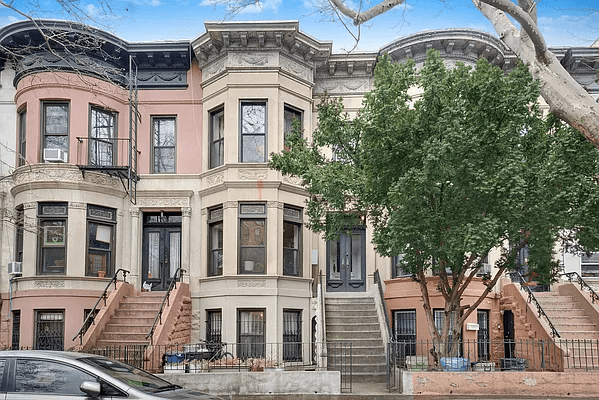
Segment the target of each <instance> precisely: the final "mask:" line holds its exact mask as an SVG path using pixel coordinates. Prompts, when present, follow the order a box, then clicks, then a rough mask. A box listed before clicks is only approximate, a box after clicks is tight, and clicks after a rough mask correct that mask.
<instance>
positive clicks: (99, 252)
mask: <svg viewBox="0 0 599 400" xmlns="http://www.w3.org/2000/svg"><path fill="white" fill-rule="evenodd" d="M115 225H116V210H115V209H113V208H107V207H100V206H94V205H91V204H90V205H88V207H87V268H86V270H85V274H86V275H87V276H98V271H104V272H105V273H106V275H108V276H110V275H112V274H113V269H114V268H113V265H114V259H113V258H114V256H113V255H114V230H115V229H114V228H115Z"/></svg>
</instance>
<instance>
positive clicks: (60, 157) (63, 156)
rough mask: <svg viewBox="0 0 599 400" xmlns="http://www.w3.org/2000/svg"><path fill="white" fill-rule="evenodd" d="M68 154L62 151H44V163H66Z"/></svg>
mask: <svg viewBox="0 0 599 400" xmlns="http://www.w3.org/2000/svg"><path fill="white" fill-rule="evenodd" d="M67 157H68V154H67V152H66V151H64V150H62V149H44V161H46V162H60V163H66V162H67Z"/></svg>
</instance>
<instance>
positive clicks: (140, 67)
mask: <svg viewBox="0 0 599 400" xmlns="http://www.w3.org/2000/svg"><path fill="white" fill-rule="evenodd" d="M44 34H46V35H51V36H55V37H56V36H58V37H59V38H58V39H56V41H55V42H54V43H52V41H50V46H48V44H47V43H46V38H45V36H44ZM0 45H1V46H3V47H4V49H5V51H3V52H2V53H0V67H3V64H4V62H6V61H7V60H10V59H11V58H12V59H15V61H16V72H17V73H16V76H15V85H16V83H17V82H18V81H19V80H20V79H21V78H22V77H23V76H25V75H28V74H31V73H35V72H39V71H48V70H63V71H68V70H71V71H77V72H80V73H84V74H89V75H92V76H95V77H98V78H100V79H107V80H111V81H113V82H115V83H118V84H121V85H126V84H127V83H128V82H127V81H128V71H129V62H130V59H131V60H132V61H133V63H134V65H136V66H137V71H138V75H137V77H138V80H139V87H140V88H141V89H144V88H184V87H187V71H188V70H189V67H190V63H191V48H190V45H189V41H165V42H147V43H145V42H144V43H129V42H127V41H125V40H123V39H120V38H118V37H116V36H114V35H112V34H110V33H108V32H106V31H103V30H101V29H98V28H94V27H91V26H88V25H83V24H79V23H76V22H72V21H60V20H48V19H39V20H33V21H30V20H26V21H19V22H16V23H13V24H9V25H6V26H4V27H2V28H1V29H0ZM175 75H176V76H175Z"/></svg>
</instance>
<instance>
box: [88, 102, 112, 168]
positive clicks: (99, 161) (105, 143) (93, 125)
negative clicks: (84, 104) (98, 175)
mask: <svg viewBox="0 0 599 400" xmlns="http://www.w3.org/2000/svg"><path fill="white" fill-rule="evenodd" d="M115 138H116V113H114V112H112V111H108V110H104V109H101V108H98V107H94V106H92V107H91V115H90V129H89V145H88V150H89V160H88V162H89V165H98V166H111V165H115V162H116V146H115V143H116V142H115Z"/></svg>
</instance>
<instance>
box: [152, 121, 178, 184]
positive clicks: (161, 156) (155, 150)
mask: <svg viewBox="0 0 599 400" xmlns="http://www.w3.org/2000/svg"><path fill="white" fill-rule="evenodd" d="M152 136H153V138H154V139H153V140H152V160H153V162H152V165H153V172H154V173H155V174H161V173H167V174H168V173H174V172H175V165H176V164H175V143H176V120H175V117H152Z"/></svg>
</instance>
